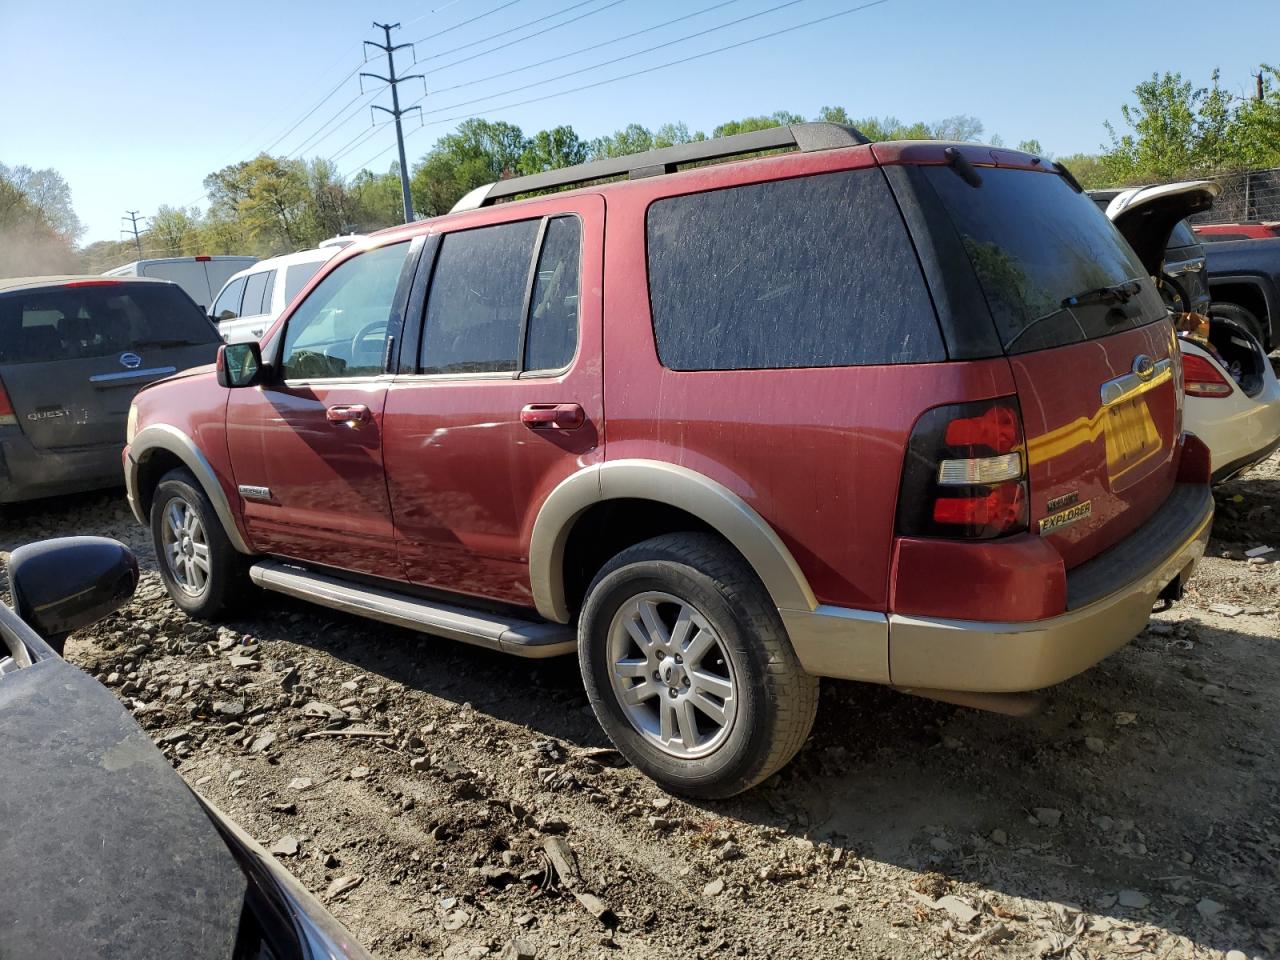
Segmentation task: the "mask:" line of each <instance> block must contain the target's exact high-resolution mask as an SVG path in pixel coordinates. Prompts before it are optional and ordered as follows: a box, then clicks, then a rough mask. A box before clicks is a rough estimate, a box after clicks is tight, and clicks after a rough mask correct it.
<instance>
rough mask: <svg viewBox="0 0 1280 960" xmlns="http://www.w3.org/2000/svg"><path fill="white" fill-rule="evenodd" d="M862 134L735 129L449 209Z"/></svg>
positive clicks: (838, 142)
mask: <svg viewBox="0 0 1280 960" xmlns="http://www.w3.org/2000/svg"><path fill="white" fill-rule="evenodd" d="M870 142H871V141H870V140H868V139H867V138H866V137H865V136H863V134H862V132H861V131H860V130H858V129H856V128H854V127H850V126H847V125H845V124H842V123H793V124H791V125H790V126H783V127H770V128H768V129H767V130H752V131H751V132H750V133H735V134H734V135H733V136H731V137H718V138H716V139H715V140H698V141H695V142H693V143H680V144H676V145H675V146H673V147H662V148H660V149H658V150H646V151H645V152H644V153H633V154H630V155H628V156H625V157H608V158H606V159H604V160H593V161H592V162H590V163H580V164H578V165H577V166H573V167H562V168H561V169H559V170H548V171H546V172H545V173H534V174H531V175H529V176H527V177H512V178H511V179H510V180H499V181H498V182H497V183H489V184H485V185H484V186H483V187H477V188H476V189H474V190H472V191H471V192H470V193H468V194H467V195H466V196H464V197H463V198H462V199H461V200H459V201H458V202H457V203H455V204H454V205H453V209H452V210H450V211H449V212H450V213H458V212H460V211H463V210H478V209H480V208H481V207H488V206H492V205H493V204H495V203H497V202H498V201H499V200H509V199H510V198H512V197H516V196H519V195H520V194H523V193H536V192H538V191H539V190H552V189H555V188H557V187H570V186H580V185H582V184H585V183H591V182H593V181H595V180H607V179H609V178H611V177H621V176H626V177H629V178H630V179H632V180H637V179H639V178H641V177H655V176H660V175H662V174H664V173H675V172H676V170H678V169H679V168H680V167H681V166H682V165H684V164H689V163H700V162H703V161H707V160H723V159H726V158H728V157H736V156H741V155H742V154H744V153H756V152H757V151H760V150H777V149H779V148H784V147H795V148H796V149H797V150H800V151H802V152H804V153H809V152H811V151H814V150H834V149H836V148H838V147H853V146H858V145H859V144H865V143H870Z"/></svg>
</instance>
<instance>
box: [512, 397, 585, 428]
mask: <svg viewBox="0 0 1280 960" xmlns="http://www.w3.org/2000/svg"><path fill="white" fill-rule="evenodd" d="M520 422H521V423H523V424H524V425H525V426H526V427H528V428H529V429H530V430H576V429H578V427H580V426H582V425H583V424H584V423H586V422H587V414H586V411H584V410H583V409H582V407H580V406H578V404H576V403H531V404H529V405H528V406H526V407H524V409H522V410H521V411H520Z"/></svg>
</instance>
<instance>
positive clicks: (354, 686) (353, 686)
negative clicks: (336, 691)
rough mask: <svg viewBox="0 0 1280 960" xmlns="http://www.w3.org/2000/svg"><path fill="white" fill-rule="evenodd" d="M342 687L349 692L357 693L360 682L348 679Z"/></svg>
mask: <svg viewBox="0 0 1280 960" xmlns="http://www.w3.org/2000/svg"><path fill="white" fill-rule="evenodd" d="M342 689H343V690H345V691H347V692H348V693H355V692H356V691H357V690H359V689H360V684H358V683H356V682H355V681H354V680H347V681H345V682H343V684H342Z"/></svg>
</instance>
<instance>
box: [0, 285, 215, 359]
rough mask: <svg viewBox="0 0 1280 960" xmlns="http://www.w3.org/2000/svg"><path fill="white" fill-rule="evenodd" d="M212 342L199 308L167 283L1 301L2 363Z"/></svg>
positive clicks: (25, 293) (65, 289) (55, 290)
mask: <svg viewBox="0 0 1280 960" xmlns="http://www.w3.org/2000/svg"><path fill="white" fill-rule="evenodd" d="M217 341H218V336H217V333H216V331H214V329H213V328H212V326H210V324H209V321H208V320H207V319H206V318H205V316H204V314H203V313H201V312H200V308H199V307H197V306H196V305H195V303H193V302H192V300H191V298H190V297H188V296H187V295H186V294H185V293H183V292H182V290H181V289H180V288H179V287H177V286H173V285H170V284H159V283H155V284H152V283H136V284H118V283H102V284H97V283H95V284H91V285H89V286H61V287H48V288H45V289H39V290H22V291H19V292H16V293H13V294H10V295H7V296H4V297H0V363H35V362H39V361H48V360H79V359H84V358H87V357H105V356H110V355H112V354H119V353H123V352H125V351H128V350H136V349H138V348H140V347H168V346H182V345H186V344H196V343H216V342H217Z"/></svg>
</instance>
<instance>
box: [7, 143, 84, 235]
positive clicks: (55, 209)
mask: <svg viewBox="0 0 1280 960" xmlns="http://www.w3.org/2000/svg"><path fill="white" fill-rule="evenodd" d="M0 179H3V180H5V181H6V182H8V183H9V184H11V185H12V186H13V187H14V189H16V190H17V191H18V192H19V193H21V194H22V195H23V196H24V197H26V199H27V203H29V204H30V205H31V207H32V209H34V210H37V211H39V213H40V216H41V218H42V219H43V220H44V222H45V223H46V224H47V225H48V226H49V227H50V228H51V229H52V230H54V231H55V232H56V233H58V234H59V235H61V236H63V237H66V238H67V240H68V241H70V242H72V243H74V242H75V241H76V239H77V238H79V236H80V234H81V233H83V232H84V227H83V226H82V225H81V223H80V218H79V217H77V216H76V211H75V209H74V208H73V207H72V205H71V188H70V187H69V186H68V185H67V181H66V180H64V179H63V177H62V174H60V173H58V171H57V170H54V169H52V168H51V167H46V168H45V169H43V170H33V169H32V168H31V167H28V166H26V165H25V164H20V165H19V166H16V167H6V166H5V165H4V164H3V163H0Z"/></svg>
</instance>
